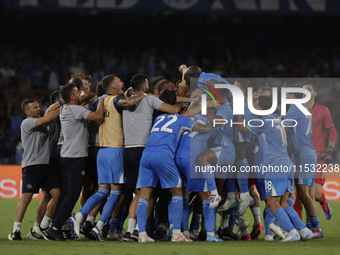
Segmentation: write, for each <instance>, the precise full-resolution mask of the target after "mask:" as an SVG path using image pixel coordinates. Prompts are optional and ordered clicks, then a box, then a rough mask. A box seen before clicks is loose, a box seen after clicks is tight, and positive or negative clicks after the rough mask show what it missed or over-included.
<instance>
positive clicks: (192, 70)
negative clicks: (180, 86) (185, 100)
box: [184, 66, 202, 86]
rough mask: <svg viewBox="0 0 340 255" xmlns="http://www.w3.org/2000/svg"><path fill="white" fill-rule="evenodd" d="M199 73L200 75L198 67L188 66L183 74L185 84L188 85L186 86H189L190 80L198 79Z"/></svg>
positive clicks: (200, 71)
mask: <svg viewBox="0 0 340 255" xmlns="http://www.w3.org/2000/svg"><path fill="white" fill-rule="evenodd" d="M201 73H202V70H201V68H199V67H198V66H189V67H188V69H187V70H186V71H185V73H184V80H185V83H186V84H188V86H190V79H191V78H198V77H199V76H200V74H201Z"/></svg>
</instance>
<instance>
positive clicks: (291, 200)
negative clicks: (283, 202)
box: [287, 197, 295, 207]
mask: <svg viewBox="0 0 340 255" xmlns="http://www.w3.org/2000/svg"><path fill="white" fill-rule="evenodd" d="M287 204H288V205H289V206H290V207H293V206H294V204H295V200H294V198H292V197H289V198H288V200H287Z"/></svg>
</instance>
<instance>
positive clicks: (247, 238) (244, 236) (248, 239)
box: [240, 234, 251, 241]
mask: <svg viewBox="0 0 340 255" xmlns="http://www.w3.org/2000/svg"><path fill="white" fill-rule="evenodd" d="M240 240H242V241H251V236H250V234H244V235H241V237H240Z"/></svg>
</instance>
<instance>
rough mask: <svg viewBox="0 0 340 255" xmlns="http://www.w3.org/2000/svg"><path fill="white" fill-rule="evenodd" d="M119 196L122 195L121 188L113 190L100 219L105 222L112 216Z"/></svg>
mask: <svg viewBox="0 0 340 255" xmlns="http://www.w3.org/2000/svg"><path fill="white" fill-rule="evenodd" d="M119 197H120V191H119V190H111V195H110V197H109V199H108V200H107V202H106V204H105V206H104V208H103V212H102V215H100V219H99V220H100V221H102V222H104V223H105V222H106V221H107V220H108V219H109V218H110V217H111V214H112V212H113V210H114V209H115V206H116V204H117V202H118V200H119Z"/></svg>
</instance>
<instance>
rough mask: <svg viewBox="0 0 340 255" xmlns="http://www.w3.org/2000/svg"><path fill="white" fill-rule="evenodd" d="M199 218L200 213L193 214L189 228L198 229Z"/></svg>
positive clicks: (200, 216)
mask: <svg viewBox="0 0 340 255" xmlns="http://www.w3.org/2000/svg"><path fill="white" fill-rule="evenodd" d="M201 218H202V215H200V214H193V215H192V219H191V223H190V229H191V230H199V229H200V224H201Z"/></svg>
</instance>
